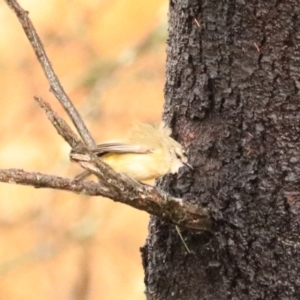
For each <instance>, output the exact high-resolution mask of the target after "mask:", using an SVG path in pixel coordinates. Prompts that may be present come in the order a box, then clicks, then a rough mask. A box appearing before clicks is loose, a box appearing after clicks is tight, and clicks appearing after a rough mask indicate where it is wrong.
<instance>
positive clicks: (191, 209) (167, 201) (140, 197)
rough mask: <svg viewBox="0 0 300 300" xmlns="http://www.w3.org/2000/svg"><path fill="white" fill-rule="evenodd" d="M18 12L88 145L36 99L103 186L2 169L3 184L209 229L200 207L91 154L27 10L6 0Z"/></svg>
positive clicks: (56, 91) (89, 140)
mask: <svg viewBox="0 0 300 300" xmlns="http://www.w3.org/2000/svg"><path fill="white" fill-rule="evenodd" d="M5 1H6V2H7V4H8V5H9V6H10V7H11V8H12V9H13V11H14V12H15V13H16V15H17V17H18V18H19V21H20V22H21V24H22V26H23V29H24V31H25V33H26V35H27V37H28V39H29V41H30V43H31V45H32V47H33V49H34V51H35V53H36V55H37V57H38V60H39V61H40V64H41V65H42V68H43V69H44V72H45V74H46V77H47V78H48V80H49V82H50V85H51V90H52V91H53V92H54V94H55V96H56V97H57V98H58V100H59V101H60V102H61V104H62V105H63V107H64V108H65V109H66V110H67V112H68V114H69V116H70V117H71V119H72V121H73V123H74V124H75V126H76V128H77V130H78V132H79V134H80V135H81V137H82V139H83V140H84V142H85V144H83V142H82V141H81V140H80V139H79V138H78V137H77V135H76V134H75V133H74V132H73V131H72V129H71V128H70V127H69V126H68V125H67V123H66V122H65V121H64V120H63V119H61V118H60V117H59V116H58V115H57V114H56V113H55V112H54V111H53V110H52V109H51V107H50V105H49V104H48V103H46V102H44V101H43V100H42V99H41V98H37V97H36V98H35V99H36V101H37V102H38V103H39V105H40V107H41V108H42V109H43V110H44V111H45V112H46V114H47V116H48V118H49V120H50V121H51V123H52V124H53V126H54V127H55V128H56V130H57V132H58V133H59V134H60V135H61V136H62V137H63V138H64V139H65V141H66V142H67V143H68V144H69V145H70V146H71V148H72V152H71V159H72V160H73V161H75V162H77V163H79V164H80V165H81V166H82V167H83V168H84V169H86V170H87V171H89V172H91V173H93V174H95V175H96V176H97V177H98V178H99V180H100V183H95V182H86V181H79V180H76V179H75V180H71V179H66V178H61V177H57V176H50V175H46V174H42V173H29V172H24V171H22V170H16V169H10V170H0V182H8V183H17V184H23V185H31V186H34V187H36V188H52V189H60V190H66V191H72V192H76V193H82V194H86V195H90V196H103V197H107V198H110V199H112V200H114V201H118V202H122V203H125V204H127V205H130V206H132V207H135V208H137V209H140V210H144V211H147V212H148V213H150V214H154V215H156V216H158V217H160V218H163V219H165V220H168V221H170V222H173V223H175V224H177V225H181V226H184V227H186V228H190V229H197V230H207V229H208V228H209V225H210V223H209V222H210V219H209V215H208V213H207V212H206V210H205V209H203V208H202V207H201V206H198V205H193V204H191V203H189V202H187V201H185V200H183V199H178V198H174V197H172V196H170V195H168V194H167V193H165V192H163V191H159V190H157V189H156V188H154V187H151V186H148V185H144V184H141V183H139V182H137V181H135V180H133V179H132V178H129V177H127V176H126V175H124V174H118V173H116V172H115V171H114V170H113V169H111V168H110V167H109V166H108V165H106V164H105V163H104V162H103V161H101V160H100V159H99V158H98V157H97V155H95V154H94V153H93V152H92V149H93V148H94V141H93V140H92V138H91V137H90V134H89V132H88V130H87V128H86V127H85V125H84V123H83V122H82V120H81V118H80V116H79V114H78V113H77V111H76V109H75V108H74V106H73V104H72V103H71V101H70V100H69V98H68V97H67V95H66V93H65V92H64V90H63V88H62V87H61V85H60V82H59V80H58V78H57V76H56V75H55V73H54V71H53V69H52V67H51V63H50V61H49V59H48V58H47V55H46V53H45V51H44V48H43V45H42V43H41V41H40V39H39V37H38V35H37V33H36V31H35V29H34V27H33V25H32V23H31V21H30V19H29V18H28V13H27V12H26V11H24V10H23V9H22V8H21V7H20V6H19V4H18V3H17V2H16V1H15V0H5Z"/></svg>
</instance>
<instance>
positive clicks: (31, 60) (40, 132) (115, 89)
mask: <svg viewBox="0 0 300 300" xmlns="http://www.w3.org/2000/svg"><path fill="white" fill-rule="evenodd" d="M70 3H71V2H70V1H66V0H48V1H38V2H37V1H33V0H23V1H20V4H21V5H22V6H23V7H24V9H26V10H28V11H29V13H30V14H29V16H30V17H31V19H32V21H33V23H34V25H35V27H36V29H37V31H38V33H39V34H40V36H41V38H42V41H43V43H44V46H45V48H46V51H47V53H48V55H49V57H50V59H51V62H52V64H53V66H54V69H55V70H56V72H57V74H58V76H59V78H60V80H61V82H62V84H63V86H64V87H65V90H66V91H67V93H68V94H69V96H70V97H71V99H72V101H73V102H74V103H75V104H76V106H77V107H78V109H79V111H80V113H81V114H82V115H83V117H84V119H85V120H86V122H87V124H88V127H89V128H90V129H91V132H92V133H93V136H94V138H95V139H96V140H98V141H99V142H100V141H103V140H105V139H111V138H116V137H118V136H122V135H123V134H124V131H125V130H126V128H128V127H130V125H131V123H132V121H134V120H139V121H141V122H149V123H158V122H159V121H160V119H161V113H162V108H163V86H164V75H165V38H166V18H167V17H166V4H167V3H166V1H163V0H152V1H150V2H147V3H146V2H140V1H138V0H123V1H120V0H110V1H109V0H102V1H99V0H79V1H76V2H72V3H71V4H70ZM0 22H1V24H2V26H1V27H0V47H1V57H0V68H1V76H0V89H1V97H0V105H1V108H2V109H1V110H0V120H1V136H0V139H1V147H0V164H1V167H2V168H23V169H25V170H35V171H41V172H44V173H49V174H58V175H61V176H68V177H73V176H74V175H75V174H77V173H78V172H80V169H79V167H78V166H74V165H72V164H70V162H69V159H68V152H69V147H68V146H67V145H66V144H65V143H64V141H63V140H62V139H61V138H60V137H59V136H58V135H57V134H56V132H55V130H54V129H53V128H52V125H51V124H50V123H49V122H48V121H47V118H46V116H45V115H44V113H43V112H42V111H41V109H39V107H38V106H37V104H36V103H35V102H34V100H33V96H35V95H37V96H41V97H43V99H45V100H46V101H48V102H50V103H51V105H52V107H53V108H55V110H56V111H57V112H59V114H60V115H61V116H64V117H65V116H66V115H65V113H64V112H63V110H62V108H61V107H60V106H59V104H58V103H57V101H56V99H55V98H54V96H53V95H52V94H51V93H50V92H49V85H48V83H47V81H46V79H45V76H44V74H43V72H42V71H41V68H40V66H39V64H38V62H37V60H36V58H35V56H34V54H33V51H32V49H31V48H30V45H29V43H28V41H27V40H26V38H25V35H24V33H23V31H22V29H21V26H20V24H19V23H18V21H17V19H16V17H15V16H14V14H13V13H12V12H11V11H10V10H9V8H8V7H7V6H6V5H5V4H4V3H1V4H0ZM0 195H1V197H0V233H1V234H0V276H1V280H0V299H6V300H15V299H18V300H22V299H24V300H25V299H26V300H35V299H36V300H37V299H39V300H40V299H43V300H45V299H46V300H47V299H49V300H52V299H64V300H65V299H89V300H92V299H110V300H113V299H133V300H135V299H144V298H145V296H144V294H143V291H144V283H143V279H144V278H143V269H142V264H141V257H140V253H139V247H141V246H142V245H143V244H144V243H145V238H146V235H147V224H148V216H147V214H146V213H143V212H139V211H136V210H134V209H132V208H130V207H126V206H124V205H121V204H118V203H113V202H112V201H111V200H108V199H101V198H88V197H84V196H80V195H75V194H72V193H66V192H59V191H52V190H36V189H33V188H30V187H21V186H16V185H7V184H1V187H0ZM137 224H138V226H137Z"/></svg>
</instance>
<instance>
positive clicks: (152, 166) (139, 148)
mask: <svg viewBox="0 0 300 300" xmlns="http://www.w3.org/2000/svg"><path fill="white" fill-rule="evenodd" d="M170 135H171V129H170V128H169V127H168V126H166V125H165V123H164V122H162V124H161V125H160V126H159V127H158V128H155V127H153V126H151V125H149V124H143V123H139V122H135V123H134V126H133V127H132V128H131V129H130V130H129V131H128V133H127V135H126V136H125V137H124V138H123V139H120V140H111V141H107V142H103V143H101V144H99V145H97V146H95V148H94V149H92V151H93V152H94V153H95V154H96V155H97V156H98V157H99V158H100V159H101V160H102V161H104V162H105V163H106V164H108V165H109V166H110V167H111V168H112V169H114V170H115V171H116V172H117V173H123V174H125V175H127V176H129V177H131V178H133V179H135V180H137V181H142V182H143V181H148V180H153V179H157V178H159V177H162V176H164V175H166V174H168V173H172V174H175V173H177V172H178V171H179V169H180V168H181V167H183V166H184V165H185V166H187V167H190V168H192V167H191V166H190V165H189V164H188V162H187V156H186V153H185V151H184V149H183V147H182V146H181V144H180V143H178V142H177V141H175V140H174V139H173V138H172V137H171V136H170Z"/></svg>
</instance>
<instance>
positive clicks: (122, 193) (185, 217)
mask: <svg viewBox="0 0 300 300" xmlns="http://www.w3.org/2000/svg"><path fill="white" fill-rule="evenodd" d="M0 182H7V183H15V184H22V185H30V186H34V187H35V188H51V189H57V190H63V191H70V192H75V193H79V194H84V195H88V196H103V197H107V198H111V199H112V200H114V201H118V202H122V203H124V204H127V205H130V206H132V207H134V208H137V209H139V210H143V211H146V212H148V213H150V214H153V215H156V216H158V217H160V218H162V219H164V220H167V221H169V222H172V223H174V224H177V225H181V226H184V227H186V228H190V229H196V230H207V229H208V228H209V222H208V214H207V212H206V211H205V209H202V208H199V206H198V205H197V206H196V205H192V204H190V203H188V202H186V201H184V200H182V199H178V198H174V197H171V196H170V195H168V194H167V193H165V192H163V191H158V190H157V189H155V188H154V187H151V186H148V185H143V184H140V183H138V182H134V181H132V180H129V181H128V182H126V189H125V188H124V189H123V190H117V189H112V190H109V189H108V188H107V187H104V186H102V185H101V184H99V183H96V182H92V181H77V180H71V179H68V178H62V177H58V176H52V175H47V174H43V173H39V172H25V171H23V170H19V169H8V170H0ZM124 183H125V181H124ZM128 186H129V187H130V188H128Z"/></svg>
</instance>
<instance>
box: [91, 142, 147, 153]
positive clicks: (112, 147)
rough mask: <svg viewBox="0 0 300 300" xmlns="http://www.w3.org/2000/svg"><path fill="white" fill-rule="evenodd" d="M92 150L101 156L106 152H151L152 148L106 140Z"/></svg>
mask: <svg viewBox="0 0 300 300" xmlns="http://www.w3.org/2000/svg"><path fill="white" fill-rule="evenodd" d="M93 152H94V153H96V154H97V155H99V156H102V155H104V154H107V153H140V154H143V153H151V152H152V149H151V148H150V147H148V146H141V145H134V144H127V143H123V142H117V141H116V142H114V141H112V142H106V143H102V144H99V145H97V146H96V147H95V148H94V149H93Z"/></svg>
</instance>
